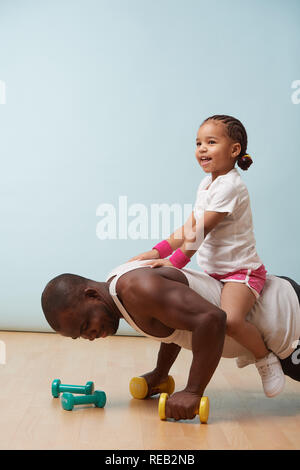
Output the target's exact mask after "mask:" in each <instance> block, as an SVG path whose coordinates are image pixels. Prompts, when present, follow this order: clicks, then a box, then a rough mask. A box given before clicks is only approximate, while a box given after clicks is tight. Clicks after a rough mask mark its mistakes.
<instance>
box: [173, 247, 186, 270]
mask: <svg viewBox="0 0 300 470" xmlns="http://www.w3.org/2000/svg"><path fill="white" fill-rule="evenodd" d="M169 261H171V263H172V264H173V266H175V268H179V269H181V268H183V267H184V266H185V265H186V264H188V263H189V262H190V261H191V260H190V258H188V257H187V256H186V255H185V254H184V253H183V252H182V251H181V249H180V248H178V249H177V250H176V251H175V252H174V253H173V255H172V256H171V258H169Z"/></svg>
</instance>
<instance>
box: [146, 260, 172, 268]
mask: <svg viewBox="0 0 300 470" xmlns="http://www.w3.org/2000/svg"><path fill="white" fill-rule="evenodd" d="M143 266H151V268H159V267H160V266H173V268H174V265H173V264H172V263H171V261H169V260H168V259H159V260H157V261H147V263H144V264H143Z"/></svg>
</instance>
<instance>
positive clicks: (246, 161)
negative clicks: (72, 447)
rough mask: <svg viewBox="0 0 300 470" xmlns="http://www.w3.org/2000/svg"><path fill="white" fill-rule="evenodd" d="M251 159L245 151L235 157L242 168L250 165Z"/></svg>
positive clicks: (245, 168) (246, 168) (244, 168)
mask: <svg viewBox="0 0 300 470" xmlns="http://www.w3.org/2000/svg"><path fill="white" fill-rule="evenodd" d="M252 163H253V160H252V157H251V156H250V155H249V153H245V155H241V156H240V157H238V159H237V164H238V166H239V167H240V168H241V169H242V170H248V168H249V166H250V165H252Z"/></svg>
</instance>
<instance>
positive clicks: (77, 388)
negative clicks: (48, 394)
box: [59, 384, 88, 395]
mask: <svg viewBox="0 0 300 470" xmlns="http://www.w3.org/2000/svg"><path fill="white" fill-rule="evenodd" d="M59 391H60V393H62V392H70V393H83V394H85V395H86V394H87V393H88V392H87V386H86V385H71V384H60V386H59Z"/></svg>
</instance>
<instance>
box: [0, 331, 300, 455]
mask: <svg viewBox="0 0 300 470" xmlns="http://www.w3.org/2000/svg"><path fill="white" fill-rule="evenodd" d="M0 340H2V341H4V343H5V346H6V363H5V364H2V365H0V449H109V450H111V449H119V450H124V449H130V450H132V449H137V450H140V449H147V450H153V449H159V450H161V449H168V450H174V449H180V450H182V449H186V450H196V449H299V448H300V383H297V382H294V381H292V380H291V379H289V378H287V384H286V388H285V391H284V392H283V393H282V394H281V395H280V396H279V397H277V398H272V399H270V398H266V397H265V396H264V394H263V391H262V388H261V383H260V378H259V376H258V374H257V371H256V369H255V367H254V366H253V365H251V366H248V367H246V368H244V369H238V368H237V367H236V365H235V361H234V360H232V359H222V360H221V362H220V365H219V367H218V369H217V371H216V372H215V375H214V377H213V379H212V380H211V382H210V384H209V386H208V387H207V390H206V395H208V396H209V398H210V403H211V411H210V418H209V421H208V424H206V425H205V424H200V423H199V418H198V417H196V418H195V419H194V420H190V421H180V422H174V421H160V420H159V418H158V415H157V404H158V397H155V398H151V399H149V400H135V399H133V398H131V396H130V394H129V389H128V384H129V381H130V379H131V377H133V376H136V375H141V374H142V373H145V372H148V371H149V370H152V369H153V366H154V364H155V359H156V352H157V351H158V347H159V343H157V342H154V341H152V340H149V339H146V338H142V337H125V336H115V337H110V338H106V339H99V340H96V341H93V342H89V341H87V340H84V339H79V340H76V341H74V340H72V339H69V338H64V337H62V336H59V335H57V334H53V333H21V332H0ZM2 344H3V343H2ZM191 357H192V356H191V352H190V351H181V353H180V355H179V357H178V359H177V361H176V362H175V364H174V366H173V368H172V370H171V373H172V375H173V377H174V379H175V382H176V390H180V389H182V388H183V387H184V385H185V381H186V378H187V374H188V371H189V365H190V361H191ZM55 378H60V379H61V381H62V383H73V384H84V383H85V382H86V381H87V380H93V381H94V383H95V388H96V389H100V390H104V391H105V393H106V395H107V404H106V406H105V408H103V409H100V408H95V407H93V405H91V406H80V407H76V408H74V410H73V411H64V410H63V409H62V407H61V404H60V399H54V398H52V395H51V390H50V387H51V382H52V380H53V379H55Z"/></svg>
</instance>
